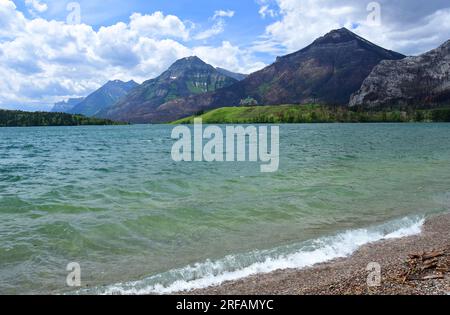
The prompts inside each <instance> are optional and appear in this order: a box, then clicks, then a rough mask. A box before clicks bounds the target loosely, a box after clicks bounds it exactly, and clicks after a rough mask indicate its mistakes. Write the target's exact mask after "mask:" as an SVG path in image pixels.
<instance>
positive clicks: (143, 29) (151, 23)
mask: <svg viewBox="0 0 450 315" xmlns="http://www.w3.org/2000/svg"><path fill="white" fill-rule="evenodd" d="M130 20H131V21H130V29H131V30H132V31H135V32H137V33H139V34H140V35H141V36H147V37H164V36H172V37H178V38H182V39H184V40H187V39H188V38H189V30H188V29H187V28H186V25H185V24H184V23H183V22H182V21H181V20H180V19H179V18H178V17H177V16H174V15H167V16H164V14H163V13H162V12H159V11H158V12H155V13H153V14H151V15H141V14H140V13H134V14H133V15H131V17H130Z"/></svg>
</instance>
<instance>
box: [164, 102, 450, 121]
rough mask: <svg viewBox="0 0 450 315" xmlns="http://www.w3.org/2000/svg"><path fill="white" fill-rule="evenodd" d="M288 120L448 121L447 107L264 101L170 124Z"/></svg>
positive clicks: (203, 113)
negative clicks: (385, 107) (380, 107)
mask: <svg viewBox="0 0 450 315" xmlns="http://www.w3.org/2000/svg"><path fill="white" fill-rule="evenodd" d="M194 118H201V119H202V120H203V123H205V124H252V123H255V124H258V123H264V124H291V123H302V124H304V123H411V122H429V123H431V122H450V108H447V107H444V108H433V109H395V108H394V109H391V110H376V109H372V110H371V109H361V108H349V107H345V106H327V105H314V104H309V105H291V104H290V105H267V106H238V107H221V108H218V109H213V110H210V111H206V112H199V113H197V114H196V115H193V116H190V117H186V118H183V119H179V120H176V121H174V122H172V124H193V122H194Z"/></svg>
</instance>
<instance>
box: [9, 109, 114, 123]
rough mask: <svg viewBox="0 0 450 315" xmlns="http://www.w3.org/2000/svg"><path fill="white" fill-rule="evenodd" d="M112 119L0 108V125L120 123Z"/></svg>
mask: <svg viewBox="0 0 450 315" xmlns="http://www.w3.org/2000/svg"><path fill="white" fill-rule="evenodd" d="M120 124H123V123H118V122H114V121H112V120H107V119H100V118H93V117H86V116H83V115H71V114H65V113H49V112H24V111H18V110H3V109H0V127H33V126H83V125H120Z"/></svg>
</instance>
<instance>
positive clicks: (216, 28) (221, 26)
mask: <svg viewBox="0 0 450 315" xmlns="http://www.w3.org/2000/svg"><path fill="white" fill-rule="evenodd" d="M224 30H225V21H224V20H222V19H219V20H218V21H217V22H215V23H214V25H213V26H212V27H211V28H209V29H207V30H205V31H202V32H199V33H198V34H196V35H195V36H194V39H196V40H204V39H208V38H211V37H213V36H216V35H219V34H221V33H223V31H224Z"/></svg>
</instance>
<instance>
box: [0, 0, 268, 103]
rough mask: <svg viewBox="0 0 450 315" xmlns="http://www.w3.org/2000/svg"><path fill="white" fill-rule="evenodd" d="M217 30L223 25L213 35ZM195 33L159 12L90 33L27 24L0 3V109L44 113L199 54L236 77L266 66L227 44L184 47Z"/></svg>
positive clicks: (9, 4)
mask: <svg viewBox="0 0 450 315" xmlns="http://www.w3.org/2000/svg"><path fill="white" fill-rule="evenodd" d="M227 14H228V13H227ZM228 15H229V14H228ZM222 19H223V17H218V18H217V19H216V21H215V23H217V22H220V21H221V20H222ZM222 30H223V25H222V26H221V27H219V28H218V29H217V30H216V31H215V32H216V33H217V32H219V31H222ZM192 31H193V27H192V23H190V22H185V21H182V20H181V19H179V18H178V17H177V16H174V15H165V14H163V13H162V12H154V13H152V14H140V13H135V14H132V15H131V16H130V18H129V21H126V22H118V23H116V24H114V25H110V26H104V27H100V28H99V29H97V30H95V29H93V28H92V27H91V26H89V25H86V24H76V25H71V24H70V25H69V24H67V23H66V22H65V21H64V22H63V21H55V20H51V21H48V20H46V19H43V18H38V17H34V18H32V19H28V18H26V17H24V15H23V14H22V13H21V12H20V11H19V10H18V9H17V7H16V6H15V5H14V3H13V1H11V0H0V107H1V108H22V109H27V110H29V109H35V110H38V109H39V110H42V109H44V110H45V109H49V108H50V107H51V106H52V104H53V103H54V102H57V101H60V100H61V99H67V98H69V97H79V96H86V95H87V94H89V93H91V92H92V91H94V90H95V89H97V88H98V87H100V86H101V85H102V84H104V83H105V82H106V81H108V80H115V79H120V80H131V79H133V80H135V81H137V82H142V81H144V80H148V79H151V78H154V77H156V76H158V75H159V74H161V73H162V72H163V71H165V70H166V69H167V68H168V67H169V66H170V65H171V64H172V63H173V62H174V61H175V60H177V59H180V58H183V57H186V56H191V55H196V54H198V55H199V56H200V57H201V58H204V59H205V61H207V62H210V63H211V64H212V65H213V66H221V67H228V68H229V69H230V70H235V71H241V72H249V71H251V70H253V69H254V68H255V67H257V66H261V67H262V66H263V64H258V63H257V62H255V58H254V57H253V55H251V53H250V52H248V51H246V50H245V49H242V48H240V47H237V46H233V45H232V44H231V43H230V42H225V43H222V45H221V46H219V47H214V46H200V47H195V46H194V47H189V46H188V43H189V41H190V40H192V39H193V36H192V35H191V32H192ZM213 33H214V32H213ZM205 37H208V36H205ZM219 56H220V57H219Z"/></svg>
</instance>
